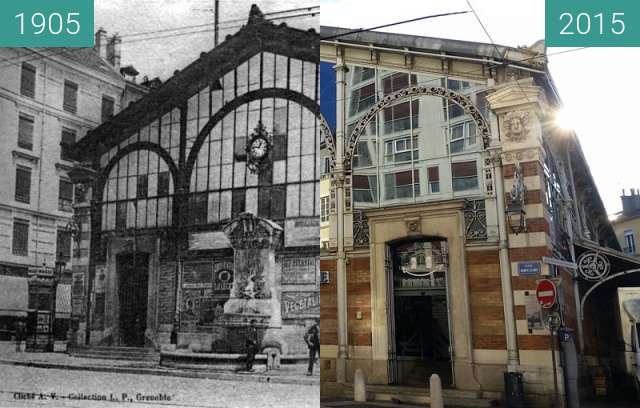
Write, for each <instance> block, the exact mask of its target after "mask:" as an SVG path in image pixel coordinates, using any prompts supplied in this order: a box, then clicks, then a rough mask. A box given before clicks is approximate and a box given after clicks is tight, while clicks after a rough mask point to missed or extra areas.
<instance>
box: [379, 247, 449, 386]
mask: <svg viewBox="0 0 640 408" xmlns="http://www.w3.org/2000/svg"><path fill="white" fill-rule="evenodd" d="M389 256H390V257H391V266H392V267H391V268H390V269H391V271H390V272H391V273H392V274H393V279H389V281H390V284H391V285H392V288H391V290H390V291H389V292H390V294H393V309H392V311H393V318H390V319H389V325H390V326H391V339H390V340H391V341H390V346H391V347H392V348H393V350H390V351H391V353H390V356H391V357H390V358H391V360H393V361H390V365H391V371H392V372H390V378H391V379H392V382H395V383H396V384H403V385H415V386H421V387H422V386H424V385H425V384H426V383H427V382H428V381H429V377H430V376H431V374H434V373H435V374H438V375H439V376H440V378H441V379H442V384H443V386H452V385H453V375H452V372H453V370H452V360H451V336H450V329H449V308H448V298H447V272H448V264H449V263H448V251H447V242H446V241H444V240H440V239H422V240H418V241H416V240H412V241H403V242H401V243H396V244H394V245H391V246H390V251H389Z"/></svg>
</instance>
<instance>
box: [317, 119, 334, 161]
mask: <svg viewBox="0 0 640 408" xmlns="http://www.w3.org/2000/svg"><path fill="white" fill-rule="evenodd" d="M320 133H322V135H323V136H324V142H325V144H326V146H327V151H328V152H329V168H330V170H331V171H332V172H333V168H334V166H335V161H336V143H335V139H334V137H333V132H332V131H331V127H330V126H329V123H328V122H327V119H325V117H324V115H323V114H320Z"/></svg>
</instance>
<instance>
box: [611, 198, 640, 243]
mask: <svg viewBox="0 0 640 408" xmlns="http://www.w3.org/2000/svg"><path fill="white" fill-rule="evenodd" d="M620 200H621V201H622V211H621V212H619V213H616V214H614V215H613V217H612V219H611V224H612V225H613V229H614V230H615V231H616V237H617V238H618V242H619V243H620V246H621V247H622V251H623V252H624V253H626V254H628V255H630V256H638V244H637V243H636V238H637V235H638V232H640V191H638V190H636V189H633V188H632V189H631V190H630V192H629V194H628V195H627V194H626V193H625V191H624V190H623V191H622V196H620Z"/></svg>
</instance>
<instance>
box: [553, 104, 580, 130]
mask: <svg viewBox="0 0 640 408" xmlns="http://www.w3.org/2000/svg"><path fill="white" fill-rule="evenodd" d="M554 121H555V124H556V126H558V127H559V128H561V129H564V130H571V129H574V127H575V124H576V120H575V117H574V115H573V114H572V113H571V112H569V111H568V110H567V108H562V109H560V110H559V111H557V112H556V114H555V118H554Z"/></svg>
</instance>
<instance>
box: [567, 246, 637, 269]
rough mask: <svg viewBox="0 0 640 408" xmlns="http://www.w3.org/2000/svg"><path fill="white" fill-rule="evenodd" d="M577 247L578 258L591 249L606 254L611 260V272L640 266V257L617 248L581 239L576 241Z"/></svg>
mask: <svg viewBox="0 0 640 408" xmlns="http://www.w3.org/2000/svg"><path fill="white" fill-rule="evenodd" d="M575 247H576V257H578V258H579V257H580V255H581V254H582V253H584V252H589V251H592V252H596V253H599V254H604V255H606V256H607V257H608V258H609V260H610V261H611V274H614V273H616V272H621V271H624V270H629V269H637V268H640V258H636V257H633V256H630V255H628V254H625V253H624V252H620V251H617V250H615V249H611V248H607V247H603V246H600V245H598V244H597V243H595V242H593V241H588V240H584V239H580V240H578V241H576V243H575Z"/></svg>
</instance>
